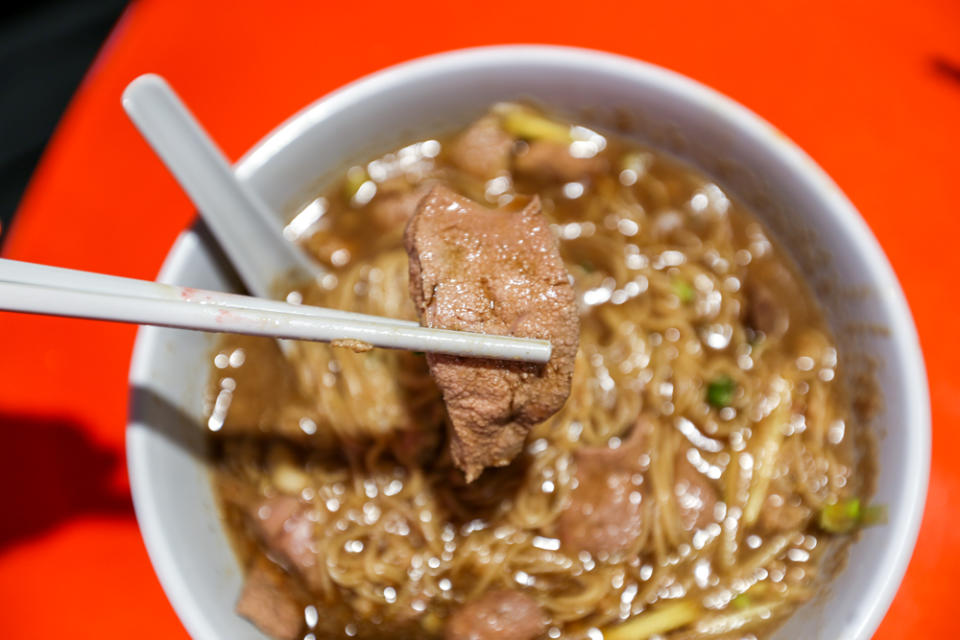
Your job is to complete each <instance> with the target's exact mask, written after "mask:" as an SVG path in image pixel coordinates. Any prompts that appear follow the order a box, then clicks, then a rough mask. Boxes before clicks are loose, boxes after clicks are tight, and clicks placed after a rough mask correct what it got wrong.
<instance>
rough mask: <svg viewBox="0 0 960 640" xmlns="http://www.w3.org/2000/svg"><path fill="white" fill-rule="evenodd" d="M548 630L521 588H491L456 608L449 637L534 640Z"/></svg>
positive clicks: (451, 639)
mask: <svg viewBox="0 0 960 640" xmlns="http://www.w3.org/2000/svg"><path fill="white" fill-rule="evenodd" d="M546 630H547V620H546V617H545V616H544V615H543V611H541V610H540V606H539V605H538V604H537V602H536V601H535V600H534V599H533V598H531V597H530V596H528V595H526V594H525V593H521V592H519V591H508V590H502V591H491V592H490V593H487V594H485V595H483V596H481V597H480V598H478V599H477V600H474V601H473V602H468V603H467V604H465V605H464V606H463V607H461V608H460V609H457V610H456V611H455V612H454V613H453V615H451V616H450V618H449V620H447V624H446V628H445V629H444V638H445V639H446V640H533V638H536V637H537V636H540V635H543V633H544V632H545V631H546Z"/></svg>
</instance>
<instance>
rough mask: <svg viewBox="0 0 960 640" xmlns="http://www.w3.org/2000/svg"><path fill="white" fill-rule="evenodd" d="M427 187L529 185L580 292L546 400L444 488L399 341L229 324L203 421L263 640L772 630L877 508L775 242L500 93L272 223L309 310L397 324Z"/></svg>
mask: <svg viewBox="0 0 960 640" xmlns="http://www.w3.org/2000/svg"><path fill="white" fill-rule="evenodd" d="M437 185H443V186H444V187H446V188H448V189H450V190H452V191H453V192H456V193H458V194H460V195H461V196H464V197H466V198H469V199H471V200H473V201H475V202H477V203H480V204H482V205H483V206H486V207H490V208H504V207H510V206H511V203H513V204H516V203H517V202H521V201H523V202H525V201H527V200H526V199H528V198H530V197H532V196H538V197H539V201H540V203H541V206H542V215H544V216H546V219H547V221H548V222H549V225H550V229H551V230H552V233H553V235H554V237H555V238H556V242H557V243H558V245H559V251H560V255H561V256H562V258H563V261H564V264H565V266H566V269H567V271H568V272H569V274H570V276H571V277H572V282H573V289H574V295H575V300H576V305H577V312H578V314H579V323H580V332H579V349H578V351H577V352H576V357H575V361H574V370H573V378H572V386H571V389H570V394H569V397H568V398H567V399H566V402H565V403H564V404H563V405H562V407H561V408H560V409H559V411H557V412H556V413H555V414H553V415H552V416H551V417H549V418H548V419H546V420H545V421H543V422H540V423H538V424H535V425H533V426H532V427H531V430H530V432H529V435H528V437H527V438H526V441H525V443H524V444H523V446H522V451H521V453H520V455H518V456H517V457H516V458H515V459H514V460H513V461H512V462H511V463H510V464H509V465H507V466H503V467H496V468H487V469H485V470H484V471H483V472H482V473H481V474H479V477H478V478H477V479H476V480H475V481H473V482H470V483H468V482H466V479H465V477H464V474H463V472H462V471H461V470H460V469H458V468H457V467H456V465H455V464H454V460H453V459H452V457H451V454H450V442H449V436H448V425H447V412H446V409H445V406H444V403H443V399H442V397H441V393H440V391H439V390H438V388H437V385H436V384H435V382H434V380H433V378H432V377H431V376H430V372H429V368H428V365H427V360H426V358H425V357H424V356H423V354H417V353H409V352H401V351H390V350H383V349H373V350H370V351H367V352H365V353H356V352H354V351H351V350H349V349H345V348H338V347H334V346H331V345H326V344H316V343H296V344H295V347H294V354H293V356H292V357H289V358H286V357H284V356H283V355H282V354H281V352H280V351H279V349H278V348H277V346H276V344H275V343H274V342H272V341H270V340H265V339H258V338H250V337H243V336H224V337H223V339H222V342H221V343H220V345H219V346H218V349H217V352H216V354H215V358H214V366H213V368H212V372H213V373H212V375H211V380H210V386H209V407H210V419H209V423H208V424H209V426H210V429H211V432H212V435H211V440H212V443H213V450H214V460H215V465H214V467H215V470H214V473H213V482H214V484H215V486H216V489H217V493H218V495H219V498H220V500H221V502H222V505H223V509H224V514H225V518H226V521H227V526H228V529H229V530H230V532H231V533H232V535H233V537H234V539H235V542H236V548H237V553H238V556H239V558H240V560H241V562H242V564H243V566H244V567H246V568H247V585H246V587H245V589H244V592H243V594H241V596H240V600H239V602H238V611H239V612H240V613H241V614H242V615H244V616H246V617H247V618H249V619H250V620H251V621H252V622H253V623H255V624H256V625H257V626H259V627H260V628H261V629H262V630H263V631H264V632H265V633H267V634H268V635H271V636H272V637H276V638H305V637H307V638H316V639H320V638H342V637H353V638H380V637H385V636H389V637H393V638H440V637H445V638H449V639H451V640H467V639H468V638H473V639H478V640H494V639H496V640H500V639H503V640H507V639H511V640H513V639H515V640H533V639H534V638H561V637H562V638H590V639H591V640H593V639H596V638H606V639H607V640H627V639H630V640H640V639H642V638H649V637H653V636H656V635H657V634H659V637H663V638H668V639H670V640H679V639H681V638H682V639H694V638H724V639H727V638H754V639H756V638H764V637H768V636H769V635H770V634H771V633H772V630H774V629H775V628H776V627H777V626H778V625H779V624H780V623H782V622H783V620H784V619H785V618H786V617H787V616H789V615H790V614H791V613H792V612H793V611H794V610H795V609H796V608H797V607H798V606H799V605H800V604H802V603H803V602H805V601H807V600H808V599H810V598H811V597H812V596H813V595H814V594H815V593H816V592H817V591H818V590H819V589H820V588H821V587H822V586H823V584H824V583H825V581H826V580H827V579H828V578H829V577H830V575H831V574H832V568H833V567H834V566H835V565H836V562H837V560H836V559H835V558H836V556H835V554H833V553H832V552H833V551H836V550H838V549H842V547H843V545H844V544H845V543H846V542H847V541H849V540H850V538H851V536H849V535H847V534H850V533H852V532H854V531H856V530H857V528H858V527H860V526H861V525H863V524H866V523H869V522H871V521H874V520H876V519H877V518H878V517H880V516H879V514H878V513H877V511H876V509H874V508H873V507H868V506H867V504H866V498H867V497H868V496H869V493H870V490H871V487H870V474H869V469H870V466H871V464H872V461H871V459H870V456H869V451H870V448H869V433H868V429H867V425H866V424H865V422H866V420H865V418H864V417H863V416H861V415H859V414H857V413H855V412H853V411H852V410H851V408H850V402H849V396H848V394H847V393H845V391H844V389H843V388H841V386H840V383H839V380H840V378H841V376H840V375H838V354H837V350H836V347H835V345H834V342H833V338H832V336H831V334H830V332H829V331H828V329H827V327H826V324H825V322H824V320H823V317H822V315H821V312H820V310H819V309H818V307H817V305H816V302H815V300H814V298H813V296H812V295H811V294H810V292H809V290H808V289H807V287H806V285H805V283H804V282H803V281H802V280H801V279H800V277H799V275H798V274H797V272H796V270H795V268H794V266H793V265H792V263H791V262H790V261H789V259H788V258H787V256H786V254H785V253H784V252H783V251H782V250H781V249H780V248H779V247H778V246H777V244H776V242H774V241H773V240H772V239H771V238H770V237H769V236H768V234H767V232H766V230H765V229H764V227H763V226H762V225H761V224H760V223H759V222H758V221H757V220H756V219H754V218H753V217H752V216H751V214H750V213H749V212H748V211H745V210H744V209H743V208H742V207H741V206H740V205H739V204H738V203H737V202H736V201H734V200H732V199H731V198H730V196H728V195H727V194H726V193H725V192H724V190H723V189H722V188H721V187H719V186H718V185H717V184H714V183H713V182H712V181H711V180H710V179H709V178H708V177H706V176H705V175H703V174H701V173H699V172H698V171H696V170H694V169H692V168H690V167H688V166H685V165H683V164H681V163H679V162H678V161H676V160H674V159H672V158H670V157H668V156H666V155H664V154H662V153H660V152H657V151H654V150H652V149H648V148H645V147H642V146H638V145H637V144H635V143H633V142H631V141H629V140H627V139H625V138H620V137H617V136H614V135H605V134H601V133H598V132H596V131H593V130H590V129H587V128H585V127H582V126H577V125H572V124H570V123H568V122H565V121H563V120H561V119H557V118H553V117H550V116H547V115H545V114H544V113H543V112H541V111H539V110H536V109H533V108H531V107H528V106H524V105H517V104H500V105H495V106H494V107H492V108H491V109H490V110H489V111H488V112H487V113H486V114H484V115H483V117H481V118H480V119H479V120H477V121H476V122H474V123H473V124H471V125H470V126H469V127H467V128H466V129H463V130H461V131H459V132H457V133H455V134H454V135H452V136H446V137H438V138H437V139H429V140H422V141H420V142H416V143H414V144H411V145H408V146H405V147H403V148H401V149H397V150H395V151H393V152H391V153H387V154H385V155H383V156H381V157H378V158H376V159H373V160H371V161H370V162H368V163H366V164H364V165H358V166H355V167H353V168H351V169H349V170H348V171H347V172H346V173H345V174H343V176H342V177H341V178H340V179H339V180H337V181H336V182H335V183H333V184H332V185H329V186H328V188H327V189H326V190H324V191H323V192H322V193H321V194H319V195H318V197H317V198H316V199H315V200H313V201H311V202H310V204H309V205H308V206H307V207H306V208H304V210H303V211H302V212H301V213H300V214H298V215H297V216H296V217H295V218H294V219H293V220H292V221H291V223H290V224H289V225H288V226H287V228H286V229H285V233H286V234H287V235H288V237H290V238H291V239H292V240H295V241H299V242H302V243H303V244H304V246H305V247H306V248H307V249H308V250H309V251H310V252H311V253H312V254H313V255H314V256H315V257H316V259H317V260H318V261H319V262H320V263H322V264H323V265H324V266H325V267H326V269H327V270H328V272H327V275H326V276H325V277H323V278H322V280H321V281H320V282H319V283H317V284H316V285H315V286H312V287H308V288H306V289H303V290H300V291H299V295H301V296H302V298H303V300H304V302H305V303H309V304H317V305H322V306H327V307H333V308H338V309H346V310H351V311H357V312H362V313H370V314H377V315H382V316H388V317H394V318H404V319H411V320H416V319H417V313H416V311H415V309H414V306H413V303H412V301H411V299H410V295H409V292H408V280H409V274H408V270H409V263H408V257H407V254H406V252H405V251H404V248H403V233H404V229H405V226H406V223H407V220H408V219H409V218H410V216H411V215H412V214H413V212H414V211H415V210H416V207H417V205H418V203H420V201H421V200H422V199H423V198H424V196H425V195H426V194H427V193H428V192H429V191H430V190H431V189H432V188H434V187H436V186H437ZM496 268H497V267H496V265H490V269H496ZM828 557H829V558H834V559H832V560H830V562H824V561H823V560H824V559H825V558H828Z"/></svg>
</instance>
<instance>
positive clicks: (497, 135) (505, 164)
mask: <svg viewBox="0 0 960 640" xmlns="http://www.w3.org/2000/svg"><path fill="white" fill-rule="evenodd" d="M512 149H513V136H511V135H510V134H509V133H507V132H506V131H504V130H503V128H502V127H501V126H500V119H499V118H498V117H497V116H495V115H485V116H483V117H482V118H480V119H479V120H477V121H476V122H474V123H473V124H472V125H470V126H469V127H467V130H466V131H464V132H463V133H461V134H460V135H459V136H457V137H456V138H455V139H454V141H453V143H452V144H451V145H450V161H451V162H452V163H453V164H454V165H456V166H457V167H458V168H460V169H462V170H463V171H466V172H467V173H471V174H473V175H475V176H476V177H478V178H483V179H485V180H486V179H488V178H493V177H495V176H498V175H501V174H504V173H506V172H507V171H508V170H509V169H510V153H511V151H512Z"/></svg>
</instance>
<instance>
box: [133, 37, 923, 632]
mask: <svg viewBox="0 0 960 640" xmlns="http://www.w3.org/2000/svg"><path fill="white" fill-rule="evenodd" d="M518 58H522V59H523V61H524V62H525V63H533V64H535V63H542V64H545V65H550V66H572V67H578V68H582V69H598V68H603V69H604V70H606V71H615V72H618V73H620V74H623V75H625V76H634V77H636V78H643V79H644V80H646V81H648V82H654V83H656V84H658V85H659V86H661V87H663V88H664V89H666V90H668V91H670V92H671V93H674V94H676V95H678V96H680V97H681V98H682V99H683V100H686V101H688V102H691V103H694V104H697V105H699V106H701V107H703V108H705V109H709V110H712V111H713V112H715V113H716V114H717V117H718V118H720V119H725V120H726V121H728V122H730V123H731V124H733V125H735V126H736V127H737V129H738V131H741V132H747V133H748V134H749V135H751V136H753V138H754V139H755V140H756V142H758V143H759V144H760V145H762V146H764V147H766V148H767V149H768V150H769V151H770V152H772V153H774V154H775V155H777V156H778V157H779V159H780V160H782V161H783V162H784V164H785V165H786V167H787V168H788V170H789V171H790V172H791V173H792V174H794V175H796V176H797V177H798V178H799V179H801V180H803V181H804V188H809V189H812V190H815V191H817V192H819V194H820V196H821V197H822V198H823V201H824V204H825V206H826V207H827V208H828V209H829V210H830V213H831V215H833V216H834V217H835V218H836V220H837V222H839V223H840V224H841V225H842V227H843V229H844V231H845V233H846V234H847V236H848V238H849V239H850V242H851V246H852V248H853V249H854V250H855V251H856V252H857V253H858V254H859V255H860V256H861V257H862V258H863V260H864V262H865V263H866V264H867V265H868V267H869V271H870V272H872V274H873V275H874V276H875V277H876V278H877V279H878V280H880V281H882V282H885V283H888V286H885V287H882V288H881V289H880V290H879V291H878V292H877V293H878V295H879V297H880V304H882V306H883V307H884V308H885V309H886V310H887V311H888V313H889V316H890V318H891V326H890V327H889V330H890V336H891V338H890V339H891V349H892V350H893V351H895V352H896V355H897V357H898V359H899V361H900V362H901V363H903V364H904V367H905V369H904V371H903V379H904V380H906V383H905V387H904V388H903V391H904V394H903V396H902V397H901V398H900V400H899V402H900V403H902V405H903V406H904V408H905V410H904V414H905V415H906V416H907V423H908V424H910V425H914V428H911V429H906V430H905V433H906V437H905V441H906V446H907V449H908V450H907V460H906V464H905V467H906V468H907V469H910V470H911V473H908V474H904V475H903V480H902V490H903V491H902V500H904V502H905V503H906V504H907V505H908V506H907V508H906V510H905V512H906V514H907V517H906V518H904V519H902V520H900V521H899V522H896V523H891V524H890V525H888V526H889V527H890V530H889V536H888V539H889V542H887V543H886V544H885V545H884V546H886V547H888V548H889V547H893V554H894V555H893V558H894V562H892V563H889V564H886V565H884V567H883V568H882V569H881V571H880V574H879V576H878V577H879V578H880V579H878V580H876V581H875V582H874V583H873V584H871V585H868V587H867V589H866V590H865V591H864V595H863V596H862V597H861V601H862V602H863V603H864V604H865V606H864V607H858V608H857V612H856V613H854V614H852V616H853V619H851V620H850V621H849V622H848V625H847V628H848V629H849V630H850V631H852V632H853V635H852V636H851V637H852V638H855V639H856V640H867V639H868V638H869V637H870V636H871V635H872V633H873V632H874V631H875V630H876V629H877V627H878V626H879V625H880V622H881V621H882V619H883V617H884V615H885V614H886V612H887V610H888V608H889V606H890V604H891V602H892V601H893V598H894V596H895V595H896V593H897V590H898V589H899V586H900V583H901V580H902V579H903V576H904V573H905V572H906V568H907V565H908V564H909V561H910V559H911V557H912V554H913V550H914V547H915V545H916V541H917V536H918V534H919V528H920V524H921V520H922V516H923V511H924V507H925V504H926V494H927V488H928V482H929V475H930V450H931V422H930V401H929V391H928V384H927V376H926V368H925V365H924V360H923V355H922V352H921V349H920V343H919V338H918V335H917V331H916V327H915V325H914V322H913V318H912V315H911V313H910V310H909V306H908V304H907V301H906V297H905V296H904V293H903V290H902V288H901V286H900V283H899V281H898V280H897V278H896V275H895V273H894V271H893V268H892V266H891V265H890V263H889V261H888V259H887V257H886V255H885V254H884V253H883V251H882V249H881V247H880V245H879V242H878V241H877V240H876V238H875V237H874V235H873V233H872V232H871V231H870V229H869V227H868V226H867V223H866V221H865V220H864V219H863V217H862V216H861V215H860V213H859V212H858V211H857V209H856V208H855V207H854V206H853V204H852V203H851V202H850V200H849V199H848V198H847V197H846V195H845V194H844V193H843V192H842V191H841V190H840V188H839V187H838V186H837V185H836V183H834V182H833V180H832V179H831V178H830V177H829V176H828V175H827V174H826V173H825V172H824V171H823V169H821V168H820V166H819V165H817V164H816V162H815V161H814V160H813V159H812V158H811V157H810V156H809V155H807V153H806V152H804V151H803V150H802V149H800V148H799V147H798V146H797V145H796V144H795V143H794V142H792V141H791V140H790V139H789V138H787V137H786V136H785V135H784V134H782V133H781V132H780V131H779V130H777V129H776V128H775V127H774V126H773V125H771V124H770V123H768V122H767V121H766V120H764V119H763V118H762V117H760V116H759V115H757V114H755V113H754V112H752V111H750V110H749V109H747V108H746V107H744V106H742V105H740V104H739V103H737V102H735V101H734V100H732V99H731V98H728V97H727V96H725V95H723V94H721V93H719V92H718V91H716V90H714V89H711V88H709V87H707V86H705V85H703V84H701V83H700V82H698V81H696V80H693V79H691V78H688V77H686V76H683V75H681V74H679V73H676V72H674V71H670V70H668V69H665V68H663V67H660V66H657V65H654V64H651V63H648V62H643V61H641V60H636V59H633V58H629V57H625V56H621V55H618V54H613V53H608V52H603V51H597V50H592V49H583V48H577V47H567V46H555V45H526V44H516V45H498V46H485V47H473V48H466V49H456V50H452V51H446V52H441V53H436V54H432V55H429V56H425V57H420V58H416V59H413V60H410V61H406V62H402V63H399V64H396V65H393V66H389V67H386V68H384V69H381V70H379V71H376V72H373V73H371V74H369V75H366V76H364V77H362V78H360V79H358V80H355V81H353V82H351V83H349V84H347V85H345V86H343V87H341V88H339V89H336V90H334V91H333V92H331V93H329V94H327V95H325V96H322V97H320V98H318V99H317V100H315V101H314V102H312V103H310V104H309V105H307V106H306V107H304V108H303V109H301V110H299V111H297V112H296V113H295V114H293V115H292V116H290V117H289V118H287V119H286V120H285V121H283V122H282V123H281V124H280V125H278V126H277V127H276V128H274V129H273V130H272V131H270V132H269V133H268V134H267V135H266V136H264V137H263V138H262V139H261V140H260V141H259V142H257V143H256V144H255V145H254V146H253V147H251V149H250V150H249V151H248V152H247V153H245V154H244V155H243V156H242V157H241V158H240V159H239V160H238V161H237V162H236V164H235V165H234V168H235V171H236V173H237V175H238V177H239V178H240V179H241V180H244V181H247V180H250V179H251V178H252V177H253V176H255V175H256V174H257V173H258V172H260V171H261V170H262V169H263V168H264V167H265V166H267V165H268V164H269V163H270V162H271V161H272V160H273V159H274V158H276V157H277V156H278V155H279V154H281V153H283V150H284V148H285V147H287V146H288V145H289V144H290V143H291V142H292V141H293V140H295V139H296V138H297V137H298V136H300V135H301V134H302V133H303V132H304V131H306V130H308V129H310V128H311V127H313V126H314V125H315V124H316V123H317V122H320V121H322V120H324V119H325V118H327V117H328V116H329V115H331V114H334V113H338V112H341V111H343V110H345V109H349V108H350V106H351V105H353V104H356V103H359V102H363V101H365V100H368V99H370V98H371V97H374V96H376V95H377V94H378V93H380V92H382V91H384V90H386V89H388V88H390V87H395V86H397V85H402V84H406V83H409V82H411V81H416V80H419V79H423V78H425V77H429V76H432V75H436V74H440V73H443V72H445V71H446V72H449V71H452V70H459V71H465V70H470V69H471V68H479V67H490V66H492V65H498V64H499V65H504V66H509V65H510V64H514V63H516V61H517V60H518ZM191 235H192V234H191V232H189V231H187V232H184V233H183V234H181V236H180V237H179V238H178V239H177V241H176V242H175V243H174V245H173V247H172V248H171V250H170V252H169V253H168V254H167V257H166V259H165V261H164V263H163V267H162V268H161V270H160V273H159V276H158V278H157V279H158V281H162V282H169V281H170V279H171V277H172V274H174V273H176V272H177V271H179V269H180V268H181V266H182V264H183V263H184V262H185V260H186V257H187V255H188V253H189V251H190V250H191V248H192V247H193V246H196V245H195V244H193V243H191V242H190V241H189V240H190V236H191ZM146 335H147V334H145V331H144V329H141V330H140V331H139V332H138V335H137V339H136V343H135V345H134V351H133V357H132V359H131V366H130V376H129V378H130V383H131V385H133V384H134V383H135V382H137V381H143V380H146V379H149V375H148V373H147V372H148V371H149V360H150V358H152V357H153V352H154V350H153V349H152V346H153V345H152V342H153V340H148V339H146ZM136 414H137V407H136V406H134V405H133V404H131V407H130V411H129V416H128V424H127V460H128V474H129V477H130V485H131V494H132V497H133V503H134V509H135V512H136V517H137V522H138V525H139V528H140V531H141V535H142V536H143V539H144V544H145V546H146V548H147V553H148V555H149V557H150V560H151V563H152V564H153V567H154V571H155V572H156V574H157V577H158V579H159V581H160V583H161V586H162V587H163V589H164V592H165V594H166V595H167V598H168V599H169V600H170V603H171V604H172V606H173V608H174V610H175V611H176V613H177V614H178V616H179V618H180V620H181V622H182V623H183V624H184V626H185V627H186V629H187V631H188V632H189V633H190V634H191V636H193V637H216V629H214V628H213V627H212V625H211V623H210V622H209V621H208V620H207V618H206V616H205V614H204V612H203V611H202V610H200V608H199V606H197V605H196V604H195V603H194V602H193V601H192V599H191V598H190V597H189V587H188V585H187V582H186V580H185V577H184V576H182V575H180V573H179V572H178V571H177V570H176V569H175V568H174V567H175V563H174V562H173V558H174V556H175V553H176V550H175V549H174V548H173V547H172V545H171V544H170V543H169V540H168V539H167V537H166V536H165V534H164V528H163V518H162V514H160V513H159V511H158V509H157V505H156V504H155V502H154V500H153V496H152V492H151V488H150V481H149V478H148V476H147V474H146V471H145V465H143V464H140V463H138V460H140V459H141V457H142V456H145V455H149V454H148V452H147V450H146V448H145V447H143V446H142V444H143V443H142V442H140V434H139V433H138V431H137V425H136V419H135V417H136ZM888 555H889V553H888Z"/></svg>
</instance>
